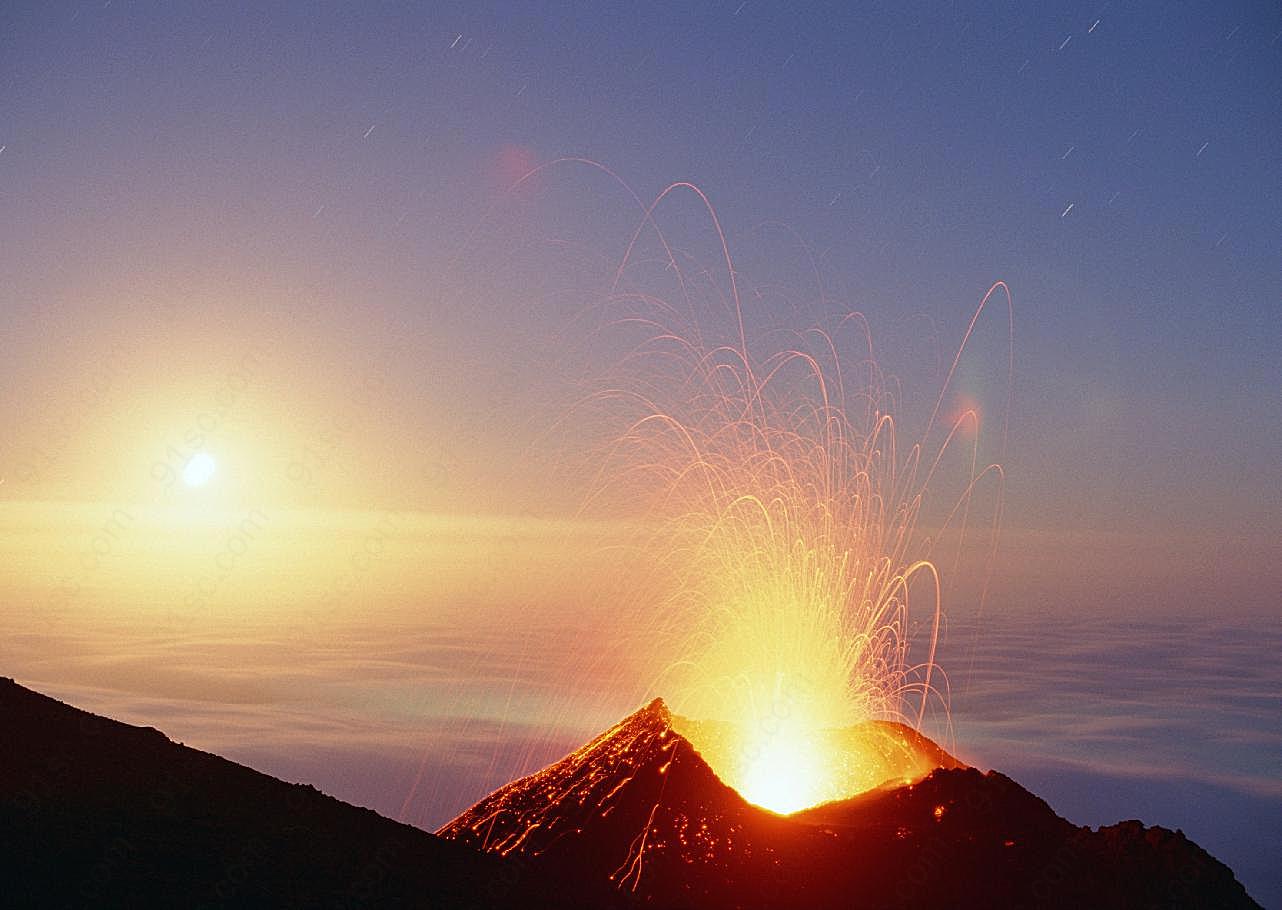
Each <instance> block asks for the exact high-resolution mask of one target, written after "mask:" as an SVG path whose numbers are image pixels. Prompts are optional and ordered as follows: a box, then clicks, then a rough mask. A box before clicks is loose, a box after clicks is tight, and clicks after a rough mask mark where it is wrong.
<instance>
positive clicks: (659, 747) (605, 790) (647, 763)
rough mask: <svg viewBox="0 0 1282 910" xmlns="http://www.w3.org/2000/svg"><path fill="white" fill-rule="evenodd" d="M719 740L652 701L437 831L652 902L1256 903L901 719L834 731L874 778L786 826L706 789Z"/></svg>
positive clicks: (1198, 859) (1208, 869)
mask: <svg viewBox="0 0 1282 910" xmlns="http://www.w3.org/2000/svg"><path fill="white" fill-rule="evenodd" d="M725 734H726V731H725V730H724V728H722V727H720V726H719V725H717V724H700V723H697V722H692V721H688V720H685V719H683V718H679V717H675V716H674V715H672V714H671V713H670V712H669V710H668V709H667V707H666V706H665V705H664V703H663V702H662V701H661V700H655V701H653V702H651V703H650V704H649V705H647V706H645V707H644V708H642V709H640V710H638V711H637V712H635V713H634V714H632V715H631V716H629V717H627V718H625V719H624V720H623V721H621V722H620V723H618V724H616V725H615V726H614V727H612V728H611V729H610V730H608V731H606V732H605V733H603V734H601V735H600V736H598V737H597V738H596V739H594V740H592V741H591V742H589V743H587V744H586V745H584V746H583V747H581V748H580V749H578V750H576V751H575V752H573V753H571V754H570V755H568V756H566V757H565V758H563V759H562V760H560V761H558V762H556V763H555V764H553V765H551V766H549V767H547V768H545V769H544V770H542V771H539V772H537V773H535V774H532V775H530V776H528V777H525V778H522V779H520V780H517V781H515V782H513V783H511V784H508V785H507V786H505V787H502V788H500V789H499V790H497V791H495V792H494V793H492V794H490V795H489V796H487V797H486V798H485V799H483V800H481V801H480V802H479V803H477V804H476V805H475V806H473V807H472V808H470V809H468V810H467V811H466V812H464V813H463V814H461V815H459V816H458V817H457V818H455V819H454V820H453V821H451V822H449V823H448V824H447V825H445V826H444V827H442V828H441V829H440V830H439V831H438V832H437V833H438V835H439V836H441V837H444V838H449V839H453V840H456V841H460V842H462V843H465V844H467V845H469V846H471V847H473V848H475V849H478V850H480V851H483V852H487V853H494V854H499V855H501V856H504V857H508V858H516V859H519V860H520V861H521V862H522V863H523V864H528V865H529V866H530V867H532V868H536V869H538V870H539V871H540V872H541V873H543V874H546V875H547V876H548V877H550V878H551V879H553V880H563V881H567V882H571V881H573V882H583V881H584V880H587V881H588V882H592V883H603V884H608V885H610V886H613V887H614V888H616V889H618V890H619V891H621V892H623V893H624V894H625V895H630V896H631V897H632V898H633V899H635V900H636V901H638V902H640V903H644V904H646V905H649V906H658V907H670V908H678V907H681V908H684V907H691V908H693V907H700V908H721V907H725V908H730V907H780V908H783V907H807V908H819V907H834V908H835V907H842V908H851V907H869V908H873V907H877V908H892V907H904V908H907V907H949V908H970V907H975V908H979V907H984V908H988V907H996V906H1002V907H1025V906H1026V907H1087V906H1089V907H1100V908H1111V907H1116V908H1135V907H1209V906H1215V907H1224V908H1235V907H1244V908H1246V907H1256V906H1258V905H1257V904H1255V902H1254V901H1252V900H1251V899H1250V897H1249V896H1248V895H1247V894H1246V891H1245V889H1243V887H1242V886H1241V884H1239V883H1238V882H1237V880H1236V879H1235V878H1234V877H1233V873H1232V872H1231V871H1230V870H1229V869H1228V867H1226V866H1225V865H1223V864H1222V863H1220V862H1219V861H1217V860H1216V859H1214V858H1213V857H1211V856H1210V855H1209V854H1208V853H1206V852H1205V851H1204V850H1202V849H1201V848H1200V847H1198V846H1197V845H1196V844H1194V843H1193V842H1191V841H1190V840H1188V839H1187V838H1186V837H1185V836H1184V835H1183V833H1182V832H1179V831H1169V830H1167V829H1164V828H1160V827H1145V826H1144V825H1143V824H1141V823H1140V822H1138V821H1126V822H1121V823H1119V824H1116V825H1113V826H1109V827H1102V828H1099V829H1096V830H1092V829H1089V828H1081V827H1077V826H1075V825H1073V824H1071V823H1069V822H1068V821H1066V820H1065V819H1063V818H1061V817H1059V816H1058V815H1056V814H1055V812H1054V811H1053V810H1052V809H1051V808H1050V806H1048V805H1047V804H1046V803H1045V802H1044V801H1042V800H1041V799H1039V798H1037V797H1036V796H1034V795H1033V794H1031V793H1029V792H1028V791H1027V790H1025V789H1024V788H1022V787H1021V786H1020V785H1019V784H1017V783H1016V782H1015V781H1013V780H1011V779H1010V778H1009V777H1006V776H1005V775H1002V774H1000V773H998V772H995V771H989V772H986V773H984V772H980V771H979V770H977V769H975V768H971V767H967V766H965V765H964V764H962V763H961V762H958V761H957V760H956V759H955V758H953V757H952V756H950V755H949V754H948V753H947V752H945V751H944V750H943V749H941V748H940V747H939V746H937V745H936V744H934V743H933V742H931V741H930V740H929V739H927V738H926V737H924V736H921V735H920V734H919V733H917V732H916V731H914V730H912V729H911V728H908V727H904V726H902V725H899V724H890V723H885V722H872V723H870V724H863V725H859V726H857V727H854V728H851V729H850V730H846V731H838V732H836V733H834V734H832V736H831V738H830V739H831V742H832V743H836V744H838V747H839V751H840V749H841V748H844V749H845V750H846V751H845V753H844V754H845V755H847V756H848V757H852V760H853V757H858V758H859V759H860V760H862V762H863V763H864V765H865V766H866V767H864V768H863V769H862V770H860V771H859V772H858V774H859V775H861V779H862V780H864V781H873V780H875V781H876V784H875V785H873V786H871V788H870V789H868V790H866V792H863V793H861V794H860V795H858V796H855V797H852V798H849V799H844V800H837V801H832V802H828V803H824V804H821V805H819V806H815V807H813V808H810V809H807V810H804V811H801V812H797V813H794V814H791V815H780V814H777V813H775V812H771V811H769V810H767V809H763V808H760V807H758V806H755V805H752V804H751V803H749V802H748V801H747V800H746V799H744V797H743V796H741V795H740V794H739V793H738V792H736V791H735V790H733V789H732V788H730V787H729V786H727V785H726V784H725V783H723V782H722V781H721V780H720V779H719V778H718V776H717V774H716V773H715V772H714V771H713V769H712V766H711V765H710V764H709V763H708V762H707V761H705V759H704V757H703V755H702V754H701V752H700V749H699V748H696V746H695V742H698V743H700V745H701V746H703V747H704V748H712V749H716V748H717V747H718V746H717V743H718V740H719V738H720V737H723V736H724V735H725ZM709 743H711V746H708V745H707V744H709ZM851 773H855V772H854V771H852V772H851Z"/></svg>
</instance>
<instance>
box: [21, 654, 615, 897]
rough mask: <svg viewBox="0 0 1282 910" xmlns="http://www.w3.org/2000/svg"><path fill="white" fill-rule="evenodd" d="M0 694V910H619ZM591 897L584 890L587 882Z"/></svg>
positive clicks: (153, 739) (74, 715)
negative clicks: (603, 909)
mask: <svg viewBox="0 0 1282 910" xmlns="http://www.w3.org/2000/svg"><path fill="white" fill-rule="evenodd" d="M539 875H540V873H539V872H538V871H537V870H536V871H533V872H532V871H531V870H530V868H529V867H528V865H527V864H525V863H523V862H521V861H520V860H519V859H512V860H505V859H503V858H501V857H498V856H494V855H489V854H483V853H480V852H478V851H476V850H473V849H471V848H470V847H468V846H466V845H464V844H460V843H455V842H451V841H447V840H443V839H441V838H438V837H434V836H433V835H431V834H428V833H426V832H424V831H421V830H419V829H417V828H413V827H410V826H408V825H402V824H399V823H397V822H394V821H391V820H389V819H386V818H383V817H382V816H380V815H378V814H377V813H375V812H372V811H370V810H368V809H359V808H356V807H354V806H350V805H348V804H346V803H343V802H339V801H338V800H336V799H333V798H331V797H328V796H325V795H324V794H322V793H320V792H318V791H317V790H315V789H313V788H312V787H309V786H303V785H296V784H287V783H284V782H282V781H279V780H276V779H275V778H272V777H268V776H266V775H264V774H259V773H258V772H256V771H252V770H250V769H249V768H246V767H243V766H241V765H238V764H235V763H233V762H230V761H227V760H225V759H222V758H219V757H218V756H216V755H210V754H208V753H205V752H199V751H197V750H195V749H189V748H186V747H184V746H180V745H177V744H175V743H173V742H170V741H169V740H168V739H167V738H166V737H165V736H164V735H163V734H162V733H160V732H159V731H157V730H154V729H151V728H149V727H133V726H129V725H128V724H122V723H118V722H116V721H112V720H107V719H106V718H102V717H98V716H96V715H93V714H89V713H86V712H84V711H80V710H77V709H75V708H72V707H69V706H67V705H64V704H62V703H61V702H58V701H55V700H54V699H51V698H48V697H46V696H44V695H40V694H38V693H35V692H32V691H30V690H28V689H25V688H23V687H22V686H19V685H17V684H15V683H14V682H13V680H10V679H0V905H3V906H5V907H184V908H187V907H190V908H201V907H273V908H284V907H352V908H355V907H370V908H383V907H432V908H453V907H477V908H488V907H510V906H531V907H534V906H538V907H543V906H548V907H557V906H566V907H569V906H610V905H613V904H614V903H616V902H617V901H618V897H617V896H616V895H615V894H614V893H612V892H607V891H604V890H591V889H590V886H588V885H585V886H584V887H583V888H578V887H576V886H575V885H574V884H573V882H571V883H570V885H569V886H567V885H566V884H565V883H556V884H555V885H554V886H549V885H548V884H547V883H546V882H545V881H544V880H542V879H540V878H539ZM585 881H586V880H585Z"/></svg>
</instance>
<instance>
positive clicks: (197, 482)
mask: <svg viewBox="0 0 1282 910" xmlns="http://www.w3.org/2000/svg"><path fill="white" fill-rule="evenodd" d="M217 467H218V463H217V462H216V461H214V456H212V455H210V454H209V453H208V452H197V453H196V454H195V455H193V456H191V458H190V459H188V461H187V465H186V467H184V468H183V474H182V477H183V483H185V484H187V486H189V487H199V486H204V485H205V484H206V483H208V482H209V479H210V478H211V477H213V476H214V470H215V469H216V468H217Z"/></svg>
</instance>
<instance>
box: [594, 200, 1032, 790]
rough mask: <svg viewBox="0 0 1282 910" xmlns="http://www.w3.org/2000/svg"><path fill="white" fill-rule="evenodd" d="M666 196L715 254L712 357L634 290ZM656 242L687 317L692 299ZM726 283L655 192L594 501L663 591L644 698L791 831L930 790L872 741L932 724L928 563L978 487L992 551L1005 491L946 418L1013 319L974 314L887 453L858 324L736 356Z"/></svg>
mask: <svg viewBox="0 0 1282 910" xmlns="http://www.w3.org/2000/svg"><path fill="white" fill-rule="evenodd" d="M680 188H685V189H688V190H691V191H693V192H694V193H695V194H697V195H698V197H699V198H700V199H701V200H702V201H703V203H704V204H705V205H706V206H707V208H706V211H707V212H708V214H709V215H710V216H711V219H712V223H713V224H714V226H715V227H716V231H717V235H718V237H719V238H720V239H721V250H722V252H723V253H724V256H725V258H724V263H723V265H724V270H725V271H724V276H725V277H724V278H723V279H722V284H723V285H724V287H723V288H722V289H721V290H720V291H713V292H712V293H717V294H719V295H720V299H721V303H722V304H723V305H724V312H727V313H729V314H732V317H733V322H734V324H735V327H736V330H735V331H734V332H733V335H734V336H735V337H732V338H730V339H729V340H726V341H724V342H723V343H716V342H713V341H709V340H708V333H707V332H706V330H705V327H704V326H701V325H700V320H699V319H698V317H697V316H696V315H694V312H695V310H696V309H697V307H695V306H694V305H691V306H690V307H688V309H689V310H690V314H688V315H683V314H682V313H681V311H680V309H679V308H678V307H675V306H671V305H669V304H667V303H665V302H663V301H662V300H661V299H659V298H658V297H657V296H656V295H654V294H652V293H646V292H643V291H641V290H637V289H636V288H633V287H629V285H628V281H629V274H630V265H631V259H632V257H633V255H634V250H635V248H636V246H637V240H638V237H639V236H640V234H641V232H642V231H643V230H644V229H646V228H651V229H653V230H654V231H656V232H658V228H657V226H655V223H654V219H653V212H654V208H655V206H657V205H658V203H659V202H660V201H662V200H663V198H664V197H665V196H667V195H668V194H669V193H671V192H673V191H674V190H677V189H680ZM659 239H660V241H661V242H662V244H663V250H664V254H663V255H664V256H665V257H666V258H667V260H668V262H667V266H668V270H669V271H671V272H673V273H674V274H675V275H676V276H677V280H678V281H679V282H680V287H681V293H682V294H683V295H684V296H685V298H686V300H687V302H689V301H690V300H691V299H693V298H694V297H695V296H696V294H695V292H694V291H693V290H692V288H693V286H694V285H695V284H696V282H697V281H698V280H699V279H698V277H697V276H696V275H693V274H692V273H691V271H690V270H689V269H687V268H685V263H684V262H683V261H682V260H681V257H680V256H678V255H677V254H676V253H674V252H673V250H672V249H671V248H669V247H668V245H667V242H666V241H665V240H663V237H662V234H661V233H660V234H659ZM707 274H708V273H707V272H705V273H704V275H705V276H706V275H707ZM740 280H741V279H740V278H738V277H737V276H736V272H735V269H734V267H733V265H732V263H731V260H730V256H729V252H728V248H727V246H726V243H725V238H724V234H723V233H722V231H721V227H720V225H719V223H717V219H716V214H715V212H714V211H713V209H712V207H711V205H710V204H708V203H707V199H706V197H705V196H704V195H703V194H702V193H701V192H700V191H699V190H698V189H697V188H695V187H693V186H691V185H689V184H675V185H673V186H672V187H669V188H668V190H667V191H665V193H663V194H661V195H660V196H659V197H658V199H657V200H656V201H655V203H654V204H652V205H651V206H650V207H649V208H648V209H647V211H646V217H645V219H644V220H643V222H642V225H641V227H639V228H638V232H637V235H636V236H634V237H633V243H632V245H631V246H630V247H629V249H628V252H627V254H626V255H625V257H624V259H623V262H622V264H621V266H620V268H619V271H618V275H617V278H616V282H615V288H614V291H613V293H612V295H611V300H612V302H613V303H614V304H616V305H621V306H630V307H633V309H632V310H631V311H629V312H628V314H627V315H626V316H625V317H624V319H623V320H621V321H622V322H623V323H625V324H627V325H630V326H633V327H636V326H640V327H641V329H642V331H643V332H644V333H645V337H644V339H643V340H642V341H641V343H639V344H638V345H637V346H636V348H635V350H634V351H633V352H632V354H631V355H630V356H629V357H628V358H626V363H627V365H628V369H625V370H621V371H620V373H621V378H619V379H618V380H616V381H615V382H614V387H613V388H612V389H611V390H610V391H608V392H605V393H602V394H601V395H600V396H599V398H600V399H602V400H609V401H611V402H613V403H615V404H616V405H617V404H619V403H623V406H624V410H625V411H626V413H627V414H628V418H627V425H626V430H625V431H624V432H622V433H621V434H619V435H618V436H617V437H616V438H615V439H614V441H613V444H612V445H611V446H610V447H609V451H608V453H607V456H606V458H605V459H604V466H603V468H602V469H601V472H600V475H599V477H598V483H597V490H598V492H600V493H605V492H607V491H609V490H610V489H612V488H616V492H617V488H619V487H622V488H624V489H625V490H627V491H628V492H629V494H630V495H639V496H640V497H641V498H643V499H644V501H646V502H647V503H648V518H649V519H650V520H649V522H648V523H647V528H648V529H649V530H648V531H647V533H646V538H645V539H644V540H643V541H642V542H641V543H640V547H641V548H642V549H643V551H644V552H645V553H646V556H647V563H648V564H649V565H652V566H654V567H655V569H656V570H657V571H659V572H661V573H663V574H664V576H665V577H667V578H671V579H673V583H672V585H671V587H670V589H669V593H667V594H666V596H665V597H664V600H663V603H662V604H661V605H660V607H659V609H658V611H657V613H658V616H659V617H660V618H659V619H658V621H657V622H656V624H655V625H656V628H659V629H661V630H663V631H664V632H665V633H666V635H667V642H666V643H665V644H664V646H663V647H661V648H658V649H656V654H658V655H661V656H660V658H659V659H658V663H657V664H656V666H655V667H654V682H653V686H652V689H653V694H656V695H662V696H663V697H664V698H665V699H666V700H667V702H668V704H669V705H671V706H672V709H673V711H674V721H673V722H674V727H675V729H677V730H678V731H679V732H681V733H682V734H683V735H685V736H686V737H687V738H688V739H689V740H690V741H691V742H692V743H693V744H694V746H695V747H696V748H697V749H698V750H699V752H700V754H701V755H703V757H704V758H705V760H707V761H708V763H709V764H710V765H711V767H712V768H713V770H714V771H716V773H717V775H718V776H719V777H720V778H721V779H722V780H723V781H724V782H725V783H727V784H729V785H730V786H731V787H733V788H734V789H735V790H737V791H738V792H739V793H740V794H741V795H743V796H744V798H745V799H747V800H748V801H749V802H751V803H755V804H757V805H759V806H762V807H765V808H768V809H771V810H773V811H776V812H779V813H790V812H794V811H798V810H800V809H803V808H806V807H809V806H813V805H816V804H818V803H822V802H826V801H830V800H835V799H842V798H845V797H849V796H852V795H854V794H856V793H859V792H862V791H864V790H867V789H869V788H871V787H874V786H877V785H878V784H881V783H884V782H885V781H886V780H887V778H890V777H895V778H903V779H904V780H909V779H912V778H913V777H916V776H924V774H926V773H928V772H929V770H930V767H929V766H927V767H918V766H917V765H919V764H921V762H916V763H914V762H908V763H907V764H906V765H905V764H904V763H902V762H901V763H899V764H898V765H896V766H895V770H893V771H891V772H890V773H887V774H886V776H884V777H878V774H880V773H882V772H884V771H886V768H887V767H888V766H887V765H886V763H885V761H878V760H876V757H877V756H878V755H881V756H883V758H884V756H885V754H887V753H886V748H885V745H886V744H885V743H884V742H883V741H882V740H884V739H885V738H886V737H887V736H891V735H893V734H888V733H887V730H888V729H890V727H884V726H882V727H879V726H876V722H879V721H895V722H899V723H902V724H906V725H907V726H908V727H912V728H920V726H921V724H922V723H923V720H924V719H925V718H926V717H927V712H928V708H929V707H931V705H932V704H934V705H935V706H936V707H938V708H940V709H942V715H943V716H944V717H945V718H946V716H947V685H946V682H943V680H944V679H945V678H944V677H943V675H942V673H941V671H939V669H938V668H937V666H936V656H937V647H938V644H939V640H940V631H941V618H942V610H943V603H942V593H941V592H942V591H943V588H942V585H941V580H940V571H939V569H938V568H937V561H938V560H937V559H936V558H935V554H933V553H932V548H933V546H934V543H935V542H936V541H938V539H939V538H940V535H942V534H943V533H945V532H946V531H948V530H949V529H950V528H952V529H953V530H957V528H958V527H963V528H964V525H965V522H966V520H967V515H968V514H969V512H970V504H971V499H972V496H973V494H974V492H975V490H976V486H977V484H979V483H980V481H981V480H984V479H985V478H991V482H992V484H993V488H994V489H995V490H996V496H995V498H996V502H997V506H996V508H995V509H994V511H993V515H994V521H993V525H992V527H991V528H990V529H989V534H990V537H991V541H992V543H993V544H995V540H996V531H997V517H998V516H999V514H1000V490H1001V484H1002V473H1001V468H1000V467H999V466H998V465H996V464H989V465H982V463H981V462H980V461H979V460H978V436H979V433H978V432H977V430H978V423H979V419H978V416H977V414H976V412H975V410H974V409H973V408H967V409H964V410H960V411H959V412H958V413H957V414H956V416H955V417H952V418H951V419H950V420H949V419H945V418H944V417H943V416H942V415H943V414H944V413H945V411H946V409H945V407H944V405H945V401H946V398H947V396H948V391H949V385H950V383H951V381H952V379H953V374H954V372H955V371H956V369H957V366H958V362H959V360H960V358H961V355H962V351H963V350H964V349H965V347H966V341H967V340H968V339H969V338H970V336H971V333H972V332H973V331H974V329H975V325H976V321H977V320H978V319H979V317H980V315H981V314H982V312H983V311H984V309H985V307H986V306H987V305H988V303H989V301H990V300H991V299H992V298H993V297H994V295H998V294H1000V295H1002V296H1003V297H1004V298H1005V302H1006V304H1007V312H1008V314H1009V313H1010V298H1009V292H1008V291H1007V289H1006V286H1005V285H1004V284H1003V283H1001V282H998V283H997V284H995V285H994V286H993V287H992V288H991V289H990V290H989V291H988V293H987V294H986V295H985V296H984V298H983V300H982V302H981V303H980V304H979V306H978V307H977V309H976V310H975V312H974V314H973V317H972V320H971V323H970V326H969V328H968V330H967V332H966V335H965V337H964V339H963V341H962V343H961V345H960V346H959V349H958V351H957V355H956V357H955V358H954V360H953V362H952V367H951V369H950V370H949V372H948V374H947V377H946V378H945V380H944V383H943V387H942V389H941V390H940V393H939V397H938V400H937V401H936V403H935V406H934V409H933V412H932V413H931V415H930V417H929V420H928V421H927V422H926V425H925V429H924V431H923V432H922V433H921V434H920V436H917V437H916V438H915V439H914V440H913V441H912V442H911V444H908V445H901V443H900V440H899V438H898V437H899V435H900V433H901V430H900V428H899V426H898V423H897V419H896V404H897V401H896V384H895V383H894V382H893V380H891V379H889V378H888V377H887V376H886V375H884V374H883V372H882V371H881V369H880V367H879V366H878V362H877V359H876V357H875V356H874V349H873V343H872V337H871V333H870V331H869V329H868V326H867V322H866V320H865V319H864V318H863V317H862V316H861V315H860V314H858V313H851V314H849V315H847V316H845V317H844V318H843V319H841V320H839V321H838V322H836V323H835V325H834V326H832V327H831V328H830V329H823V328H814V329H811V330H809V331H804V332H795V331H794V332H789V333H787V334H786V335H784V341H783V342H782V343H775V344H774V345H773V347H772V346H770V345H765V346H764V347H763V346H761V345H750V344H749V343H748V340H747V334H746V333H745V330H744V314H743V308H742V307H741V305H740V296H739V295H740V289H739V286H738V282H739V281H740ZM716 285H717V282H716V281H715V280H711V279H709V280H708V281H707V283H706V284H705V289H706V288H707V287H713V288H715V287H716ZM616 324H618V323H616ZM852 356H853V357H854V358H855V359H854V360H851V359H850V358H851V357H852ZM633 368H637V369H633ZM957 447H964V451H963V459H964V460H965V461H967V462H968V463H969V465H970V470H969V477H968V478H965V482H964V483H963V484H962V487H963V492H962V493H961V495H960V497H958V499H957V500H956V501H955V502H953V503H951V504H945V505H944V508H943V510H942V511H941V512H939V513H938V514H939V515H941V516H942V521H939V522H937V523H936V524H935V525H934V526H933V527H931V528H930V533H925V532H924V531H923V530H922V529H921V528H920V527H919V522H920V518H921V515H922V509H923V504H924V503H925V502H926V501H927V496H928V489H929V487H930V484H931V481H932V478H933V477H934V476H935V474H936V472H937V471H938V470H939V468H940V466H941V463H943V461H944V458H945V454H946V453H947V452H948V451H949V450H950V449H954V448H957ZM981 465H982V466H981ZM936 505H938V504H936ZM932 514H935V513H932ZM990 552H991V550H990ZM914 642H918V643H919V645H918V646H917V647H916V648H915V649H914V648H910V644H913V643H914ZM910 650H911V651H912V652H913V653H910ZM676 715H679V716H676ZM682 718H694V720H684V719H682ZM900 739H902V737H900Z"/></svg>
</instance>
